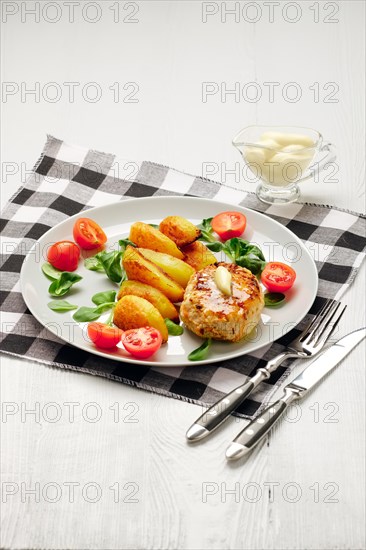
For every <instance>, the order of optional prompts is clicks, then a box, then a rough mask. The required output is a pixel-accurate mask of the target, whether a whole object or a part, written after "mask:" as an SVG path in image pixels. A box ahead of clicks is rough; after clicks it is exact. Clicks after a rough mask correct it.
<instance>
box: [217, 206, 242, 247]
mask: <svg viewBox="0 0 366 550" xmlns="http://www.w3.org/2000/svg"><path fill="white" fill-rule="evenodd" d="M211 225H212V229H213V230H214V231H215V233H217V234H218V235H219V237H220V238H221V239H222V240H223V241H227V240H228V239H231V238H233V237H240V235H241V234H242V233H244V230H245V226H246V225H247V219H246V217H245V216H244V214H242V213H241V212H221V213H220V214H217V215H216V216H215V217H214V218H213V220H212V222H211Z"/></svg>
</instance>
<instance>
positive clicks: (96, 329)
mask: <svg viewBox="0 0 366 550" xmlns="http://www.w3.org/2000/svg"><path fill="white" fill-rule="evenodd" d="M122 334H123V331H122V330H120V329H119V328H117V327H111V326H109V325H106V324H105V323H89V324H88V336H89V338H90V340H91V341H92V342H93V344H95V345H96V346H97V348H102V349H109V348H115V347H116V345H117V344H118V342H120V340H121V338H122Z"/></svg>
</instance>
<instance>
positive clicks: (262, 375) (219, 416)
mask: <svg viewBox="0 0 366 550" xmlns="http://www.w3.org/2000/svg"><path fill="white" fill-rule="evenodd" d="M294 356H295V357H296V356H297V354H295V353H293V352H290V351H284V352H282V353H280V354H279V355H277V356H276V357H274V358H273V359H271V360H270V361H268V363H267V365H266V366H265V368H259V369H258V370H257V372H256V373H255V375H254V376H252V377H251V378H250V379H249V380H248V381H247V382H246V383H245V384H242V385H241V386H238V387H237V388H234V389H233V390H232V391H231V392H230V393H228V394H227V395H225V396H224V397H222V398H221V399H220V400H219V401H217V402H216V403H214V404H213V405H212V406H211V407H210V408H209V409H207V411H205V412H204V413H203V414H202V415H201V416H200V417H199V418H198V419H197V420H196V421H195V423H194V424H192V426H191V427H190V428H189V429H188V430H187V433H186V437H187V439H188V441H197V440H198V439H203V438H204V437H206V436H208V435H209V434H210V433H211V432H212V431H213V430H215V429H216V428H217V427H218V426H219V425H220V424H222V422H224V420H226V418H228V417H229V416H230V413H232V412H233V411H234V410H235V409H237V408H238V407H239V405H241V404H242V403H243V401H244V400H245V399H246V398H247V397H248V395H250V394H251V393H252V391H253V390H254V389H255V388H256V387H257V386H258V385H259V384H260V383H261V382H262V381H263V380H265V379H268V378H269V377H270V373H271V372H273V371H274V370H275V369H276V368H277V367H278V366H279V365H280V364H281V363H283V362H284V360H285V359H287V358H288V357H294Z"/></svg>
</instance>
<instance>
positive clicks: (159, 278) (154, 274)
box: [122, 246, 184, 302]
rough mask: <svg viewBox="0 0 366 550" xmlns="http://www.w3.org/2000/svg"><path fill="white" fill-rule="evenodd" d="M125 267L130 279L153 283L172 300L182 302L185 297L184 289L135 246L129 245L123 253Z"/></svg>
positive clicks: (152, 284)
mask: <svg viewBox="0 0 366 550" xmlns="http://www.w3.org/2000/svg"><path fill="white" fill-rule="evenodd" d="M122 262H123V267H124V268H125V271H126V274H127V277H128V279H132V280H133V281H139V282H140V283H145V284H147V285H151V286H153V287H154V288H157V289H158V290H161V292H162V293H163V294H165V296H166V297H167V298H168V299H169V300H170V301H171V302H180V301H182V299H183V295H184V289H183V287H181V286H180V285H178V283H176V282H175V281H173V279H171V278H170V277H169V275H167V274H166V273H164V271H162V270H161V269H160V267H158V266H157V265H155V264H154V263H153V262H150V260H148V259H146V258H144V256H143V255H142V254H141V253H140V252H139V251H138V249H137V248H134V247H133V246H128V247H127V248H126V251H125V253H124V255H123V260H122Z"/></svg>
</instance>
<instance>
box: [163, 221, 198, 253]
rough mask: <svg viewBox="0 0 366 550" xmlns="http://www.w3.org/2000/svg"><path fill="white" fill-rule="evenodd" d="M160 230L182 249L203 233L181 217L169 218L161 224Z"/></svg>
mask: <svg viewBox="0 0 366 550" xmlns="http://www.w3.org/2000/svg"><path fill="white" fill-rule="evenodd" d="M159 229H160V231H161V232H162V233H164V235H166V236H167V237H169V239H171V240H172V241H174V242H175V244H176V245H177V246H178V247H179V248H181V247H182V246H186V245H187V244H191V243H193V242H194V241H196V240H197V239H198V237H199V236H200V235H201V231H200V230H199V229H198V227H196V226H195V225H193V223H192V222H190V221H189V220H187V219H186V218H182V217H181V216H168V217H167V218H164V220H163V221H162V222H161V223H160V225H159Z"/></svg>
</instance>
